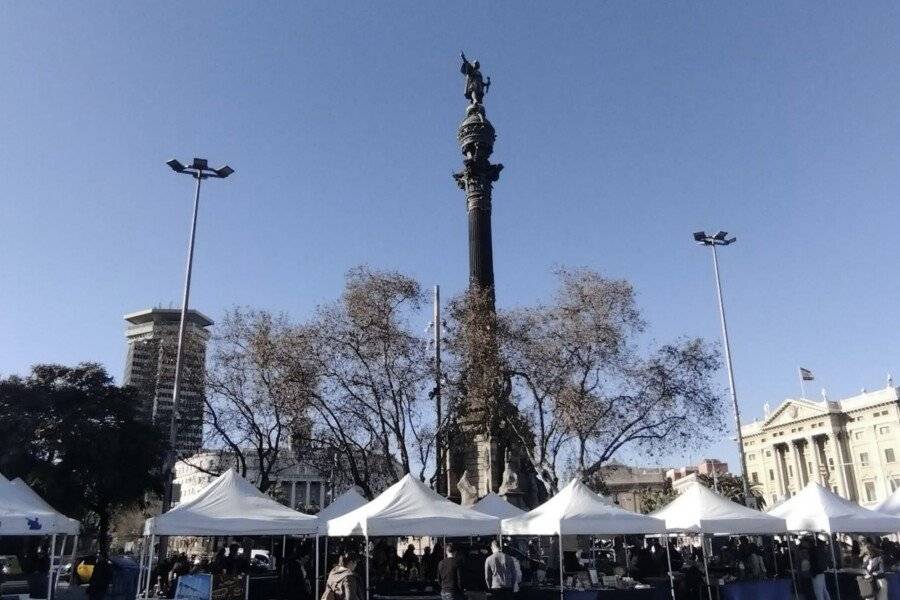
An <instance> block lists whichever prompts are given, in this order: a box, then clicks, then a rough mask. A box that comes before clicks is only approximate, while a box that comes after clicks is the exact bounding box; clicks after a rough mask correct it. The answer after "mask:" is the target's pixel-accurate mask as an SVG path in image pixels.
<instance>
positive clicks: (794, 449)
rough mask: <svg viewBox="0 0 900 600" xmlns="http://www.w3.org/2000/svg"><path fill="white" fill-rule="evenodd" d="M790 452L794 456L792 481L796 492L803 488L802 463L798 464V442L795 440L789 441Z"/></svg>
mask: <svg viewBox="0 0 900 600" xmlns="http://www.w3.org/2000/svg"><path fill="white" fill-rule="evenodd" d="M790 447H791V454H792V455H793V457H794V482H795V486H794V487H795V488H796V490H795V491H796V492H799V491H800V490H802V489H803V465H802V464H800V444H799V443H798V441H797V440H793V441H792V442H791V443H790Z"/></svg>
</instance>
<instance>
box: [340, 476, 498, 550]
mask: <svg viewBox="0 0 900 600" xmlns="http://www.w3.org/2000/svg"><path fill="white" fill-rule="evenodd" d="M499 524H500V520H499V519H497V518H496V517H492V516H489V515H486V514H484V513H480V512H476V511H474V510H472V509H470V508H465V507H462V506H460V505H459V504H454V503H453V502H450V501H449V500H447V499H446V498H443V497H442V496H439V495H438V494H436V493H435V492H434V491H432V490H431V489H429V488H428V487H427V486H426V485H425V484H424V483H422V482H421V481H419V480H418V479H416V478H415V477H413V476H412V475H406V476H405V477H404V478H403V479H401V480H400V481H398V482H397V483H395V484H394V485H392V486H391V487H389V488H388V489H386V490H385V491H384V492H382V493H381V494H380V495H379V496H378V497H377V498H375V499H374V500H372V501H371V502H369V503H368V504H366V505H364V506H361V507H359V508H357V509H356V510H352V511H350V512H349V513H347V514H345V515H343V516H340V517H337V518H335V519H331V520H329V521H328V523H327V526H326V527H325V528H324V531H325V532H326V533H327V534H328V535H329V536H331V537H340V536H348V535H370V536H380V535H444V536H467V535H495V534H496V533H497V531H498V529H499Z"/></svg>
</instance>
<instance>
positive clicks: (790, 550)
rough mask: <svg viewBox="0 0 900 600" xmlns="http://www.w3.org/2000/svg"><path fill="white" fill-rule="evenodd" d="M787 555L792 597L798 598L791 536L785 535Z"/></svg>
mask: <svg viewBox="0 0 900 600" xmlns="http://www.w3.org/2000/svg"><path fill="white" fill-rule="evenodd" d="M787 555H788V562H789V564H790V567H791V581H792V582H793V583H794V596H796V597H797V598H799V597H800V590H799V588H798V587H797V571H796V570H795V569H794V551H793V550H792V549H791V534H790V533H789V534H787Z"/></svg>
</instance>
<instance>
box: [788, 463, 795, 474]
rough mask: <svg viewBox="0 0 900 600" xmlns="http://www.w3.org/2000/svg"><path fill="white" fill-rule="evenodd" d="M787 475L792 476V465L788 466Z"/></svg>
mask: <svg viewBox="0 0 900 600" xmlns="http://www.w3.org/2000/svg"><path fill="white" fill-rule="evenodd" d="M788 475H789V476H790V477H793V476H794V465H788Z"/></svg>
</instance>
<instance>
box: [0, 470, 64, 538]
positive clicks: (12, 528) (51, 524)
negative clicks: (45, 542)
mask: <svg viewBox="0 0 900 600" xmlns="http://www.w3.org/2000/svg"><path fill="white" fill-rule="evenodd" d="M77 533H78V522H77V521H75V520H74V519H69V518H68V517H65V516H63V515H62V514H60V513H58V512H56V510H54V509H53V508H52V507H51V506H50V505H49V504H47V503H46V502H44V500H43V499H42V498H41V497H40V496H38V495H37V494H36V493H35V492H34V490H32V489H31V488H29V487H28V486H27V485H25V484H24V482H23V483H22V484H15V483H13V482H11V481H9V480H8V479H6V478H5V477H3V476H0V535H28V536H37V535H50V536H52V535H60V534H62V535H75V534H77Z"/></svg>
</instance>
